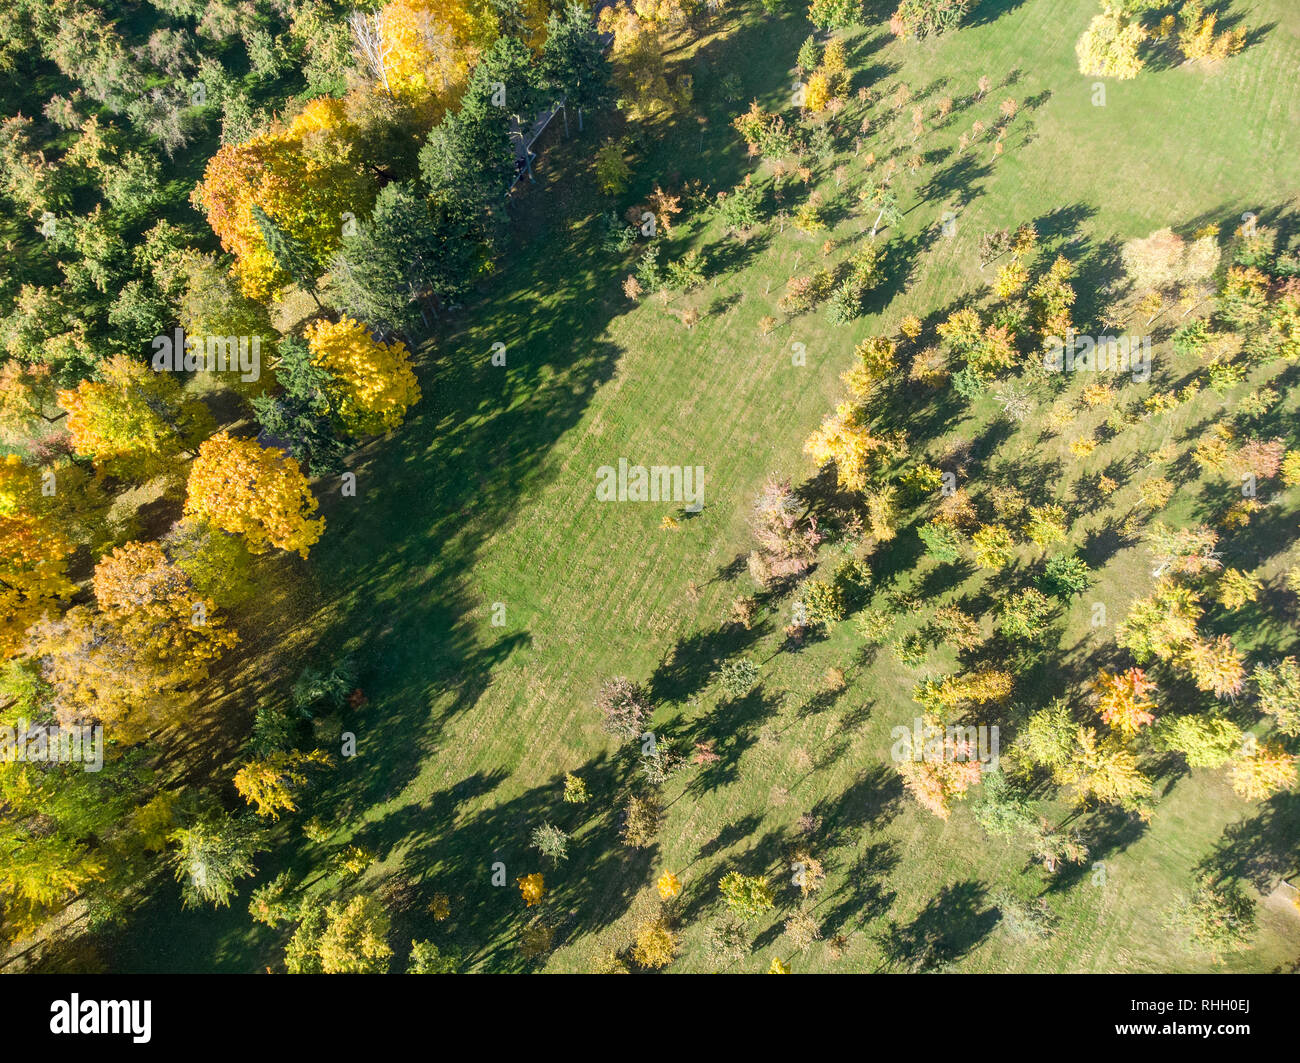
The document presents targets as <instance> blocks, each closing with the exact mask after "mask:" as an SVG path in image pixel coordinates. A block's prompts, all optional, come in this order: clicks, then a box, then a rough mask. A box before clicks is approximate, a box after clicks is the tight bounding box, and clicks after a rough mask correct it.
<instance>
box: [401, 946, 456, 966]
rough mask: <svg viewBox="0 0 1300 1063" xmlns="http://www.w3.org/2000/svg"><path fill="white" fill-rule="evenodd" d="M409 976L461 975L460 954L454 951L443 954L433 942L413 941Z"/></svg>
mask: <svg viewBox="0 0 1300 1063" xmlns="http://www.w3.org/2000/svg"><path fill="white" fill-rule="evenodd" d="M406 973H407V974H459V973H460V954H459V953H457V952H456V951H455V950H454V949H448V950H447V951H446V952H443V951H442V950H441V949H440V948H438V946H437V945H435V944H434V943H433V942H432V941H412V942H411V958H410V960H409V961H408V962H407V965H406Z"/></svg>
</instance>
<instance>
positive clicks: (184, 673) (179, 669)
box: [92, 542, 238, 690]
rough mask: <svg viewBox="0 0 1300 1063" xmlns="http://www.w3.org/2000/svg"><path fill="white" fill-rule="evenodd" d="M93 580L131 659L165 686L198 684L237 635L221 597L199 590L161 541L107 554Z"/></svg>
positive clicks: (101, 604)
mask: <svg viewBox="0 0 1300 1063" xmlns="http://www.w3.org/2000/svg"><path fill="white" fill-rule="evenodd" d="M92 586H93V588H94V592H95V601H96V603H97V604H98V605H99V608H100V611H101V613H102V614H103V615H104V616H105V617H106V618H107V619H108V620H109V621H110V622H111V624H112V627H113V628H114V635H115V637H116V638H117V640H119V641H120V643H121V644H122V645H123V646H124V647H126V649H127V651H128V652H129V654H130V657H131V659H132V661H133V662H134V663H135V665H136V666H137V667H138V668H140V669H141V671H142V672H144V673H145V674H147V675H148V676H149V677H150V681H151V682H152V683H154V684H155V685H156V686H157V687H158V688H159V689H161V690H174V689H176V688H178V687H180V686H183V685H186V684H197V683H199V682H201V681H202V680H204V679H206V678H207V676H208V669H209V666H210V665H211V663H212V662H213V661H215V660H217V659H218V658H219V657H220V656H221V655H222V653H224V651H226V650H228V649H231V648H232V647H234V645H235V644H236V643H237V641H238V638H237V636H236V635H235V633H234V632H233V631H231V630H230V629H229V628H228V627H227V625H226V622H225V619H224V617H222V616H220V615H218V613H217V606H216V603H215V602H213V601H212V600H211V599H206V598H203V597H202V596H200V595H199V594H197V593H196V592H195V590H194V587H193V584H192V583H191V582H190V580H189V578H188V577H187V576H186V574H185V573H184V571H183V570H182V569H180V568H179V567H177V566H176V565H174V564H172V562H171V561H170V560H169V559H168V558H167V556H166V554H165V553H164V552H163V549H162V547H161V545H160V544H158V543H156V542H129V543H126V544H125V545H123V546H120V547H117V548H116V549H114V550H112V551H110V552H109V553H107V554H105V555H104V556H103V557H102V558H101V559H100V561H99V563H98V564H97V565H96V566H95V572H94V577H93V579H92Z"/></svg>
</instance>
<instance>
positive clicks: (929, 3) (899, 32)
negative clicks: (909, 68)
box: [889, 0, 971, 40]
mask: <svg viewBox="0 0 1300 1063" xmlns="http://www.w3.org/2000/svg"><path fill="white" fill-rule="evenodd" d="M970 5H971V0H901V2H900V3H899V5H898V9H897V10H896V11H895V12H894V14H893V17H892V18H891V19H890V20H889V30H890V32H891V33H893V34H894V36H895V37H901V38H903V39H906V38H908V37H916V38H918V39H921V40H924V39H925V38H926V37H929V36H931V35H934V36H938V35H940V34H943V33H947V32H948V31H949V30H953V29H956V28H957V27H958V26H960V25H961V20H962V19H963V18H965V17H966V12H967V11H968V10H970Z"/></svg>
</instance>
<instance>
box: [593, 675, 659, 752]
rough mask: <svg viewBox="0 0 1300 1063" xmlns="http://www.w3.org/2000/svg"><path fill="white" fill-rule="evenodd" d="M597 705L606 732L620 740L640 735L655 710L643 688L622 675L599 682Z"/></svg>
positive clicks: (627, 739) (628, 739)
mask: <svg viewBox="0 0 1300 1063" xmlns="http://www.w3.org/2000/svg"><path fill="white" fill-rule="evenodd" d="M596 708H597V709H598V710H599V711H600V716H601V724H602V726H603V727H604V729H605V732H606V733H607V734H611V735H613V736H614V737H615V738H617V739H619V740H620V741H623V742H627V741H630V740H631V739H634V738H640V737H641V733H642V731H643V730H644V729H645V725H646V724H647V723H648V722H649V720H650V716H651V714H652V713H653V712H654V706H653V705H651V704H650V700H649V698H648V696H647V694H646V691H645V690H644V689H642V688H641V687H640V686H638V685H637V684H635V683H633V682H632V681H631V680H630V679H627V678H625V677H623V676H615V677H613V678H611V679H606V680H605V681H604V682H603V683H602V684H601V686H600V690H599V691H598V692H597V694H596Z"/></svg>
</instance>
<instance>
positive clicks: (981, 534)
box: [971, 524, 1016, 569]
mask: <svg viewBox="0 0 1300 1063" xmlns="http://www.w3.org/2000/svg"><path fill="white" fill-rule="evenodd" d="M1015 548H1016V540H1015V539H1014V538H1013V537H1012V535H1011V533H1010V532H1009V531H1007V529H1006V528H1004V527H1002V525H1001V524H984V525H982V526H981V527H980V528H979V530H977V531H976V532H975V533H974V534H973V535H972V536H971V549H972V556H973V557H974V558H975V564H977V565H978V566H979V567H980V568H990V569H999V568H1006V566H1007V565H1009V564H1011V559H1012V557H1014V556H1015V555H1014V551H1015Z"/></svg>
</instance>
